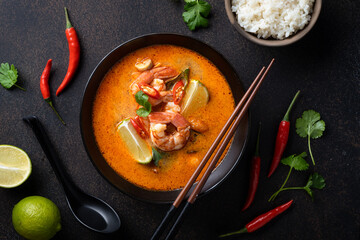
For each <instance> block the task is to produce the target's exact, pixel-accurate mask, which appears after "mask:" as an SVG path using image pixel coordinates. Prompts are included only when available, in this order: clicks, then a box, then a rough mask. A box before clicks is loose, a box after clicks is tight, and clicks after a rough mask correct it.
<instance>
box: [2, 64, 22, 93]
mask: <svg viewBox="0 0 360 240" xmlns="http://www.w3.org/2000/svg"><path fill="white" fill-rule="evenodd" d="M17 78H18V71H17V69H16V68H15V66H14V64H11V67H10V65H9V63H2V64H1V67H0V84H1V85H2V86H3V87H4V88H6V89H9V88H11V87H12V86H15V87H18V88H20V89H21V90H24V91H25V89H24V88H22V87H20V86H19V85H17V84H16V82H17Z"/></svg>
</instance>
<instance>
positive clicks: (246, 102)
mask: <svg viewBox="0 0 360 240" xmlns="http://www.w3.org/2000/svg"><path fill="white" fill-rule="evenodd" d="M274 61H275V59H272V60H271V62H270V64H269V65H268V67H267V68H266V70H265V67H262V69H261V70H260V72H259V74H258V75H257V76H256V78H255V79H254V81H253V83H252V84H251V85H250V87H249V89H248V90H247V91H246V93H245V94H244V96H243V97H242V98H241V100H240V102H239V103H238V105H237V106H236V108H235V110H234V111H233V113H232V114H231V116H230V118H229V119H228V121H227V122H226V123H225V125H224V127H223V128H222V129H221V132H220V133H219V135H218V136H217V138H216V139H215V141H214V142H213V144H212V145H211V147H210V149H209V150H208V152H207V153H206V154H205V156H204V158H203V159H202V161H201V162H200V164H199V166H198V167H197V168H196V170H195V171H194V173H193V175H192V176H191V177H190V179H189V181H188V182H187V184H186V185H185V187H184V188H183V189H182V191H181V192H180V193H179V195H178V196H177V198H176V199H175V201H174V202H173V204H172V205H171V207H170V209H169V210H168V211H167V213H166V215H165V217H164V218H163V220H162V221H161V223H160V225H159V226H158V228H157V229H156V230H155V232H154V234H153V235H152V237H151V240H157V239H160V237H161V235H162V233H163V232H164V230H165V228H166V227H167V225H168V224H169V222H170V220H171V218H172V217H173V216H174V215H175V212H176V211H177V209H178V208H179V206H180V204H181V203H182V201H183V200H184V198H185V196H186V194H187V193H188V192H189V190H190V188H191V187H192V185H193V184H194V182H195V181H196V179H197V177H198V176H199V174H200V173H201V171H202V170H203V168H204V167H205V165H206V163H207V162H208V161H209V159H210V157H211V155H212V154H213V153H214V151H215V149H216V148H217V147H218V145H219V143H220V142H221V140H222V139H223V138H224V139H223V141H222V143H221V144H220V146H219V148H218V151H217V152H216V153H215V155H214V157H213V158H212V160H211V162H210V164H209V166H208V167H207V169H206V171H205V173H204V175H203V176H202V177H201V179H200V181H199V182H198V184H197V185H196V187H195V189H194V190H193V192H192V193H191V195H190V196H189V198H188V200H187V202H186V204H185V206H184V207H183V209H182V211H181V213H180V214H179V215H178V217H177V219H176V220H175V222H174V224H173V225H172V227H171V229H170V231H169V233H168V234H167V236H166V238H165V239H166V240H169V239H172V238H173V237H174V236H175V234H176V230H177V228H178V226H179V225H180V223H181V222H182V220H183V219H184V216H185V213H186V211H187V209H189V207H190V206H191V205H192V204H193V203H194V202H195V200H196V198H197V196H198V194H199V193H200V191H201V189H202V188H203V186H204V185H205V183H206V181H207V179H208V178H209V176H210V174H211V172H212V171H213V169H214V168H215V166H216V163H217V162H218V161H219V159H220V157H221V155H222V153H223V152H224V150H225V148H226V146H227V144H228V143H229V141H230V140H231V138H232V136H233V135H234V133H235V131H236V128H237V127H238V125H239V123H240V121H241V119H242V118H243V116H244V115H245V113H246V111H247V110H248V108H249V106H250V103H251V101H252V100H253V98H254V96H255V94H256V93H257V91H258V89H259V87H260V85H261V83H262V82H263V80H264V79H265V76H266V75H267V73H268V71H269V69H270V68H271V66H272V64H273V63H274ZM226 133H227V134H226ZM225 134H226V135H225ZM224 136H225V137H224Z"/></svg>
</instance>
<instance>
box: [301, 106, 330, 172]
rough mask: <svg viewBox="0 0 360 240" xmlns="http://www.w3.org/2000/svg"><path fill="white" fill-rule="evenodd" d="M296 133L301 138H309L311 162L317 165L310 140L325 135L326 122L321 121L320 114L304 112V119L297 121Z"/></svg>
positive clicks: (309, 111) (311, 111)
mask: <svg viewBox="0 0 360 240" xmlns="http://www.w3.org/2000/svg"><path fill="white" fill-rule="evenodd" d="M295 125H296V132H297V134H299V136H300V137H308V148H309V153H310V157H311V160H312V162H313V164H314V165H315V160H314V157H313V155H312V152H311V147H310V138H312V139H315V138H319V137H321V136H322V135H323V132H324V131H325V122H324V121H323V120H320V113H318V112H315V111H314V110H308V111H305V112H303V114H302V117H301V118H298V119H297V120H296V124H295Z"/></svg>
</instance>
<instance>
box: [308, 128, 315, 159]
mask: <svg viewBox="0 0 360 240" xmlns="http://www.w3.org/2000/svg"><path fill="white" fill-rule="evenodd" d="M310 135H311V134H308V147H309V153H310V157H311V160H312V162H313V164H314V166H315V160H314V157H313V155H312V152H311V147H310Z"/></svg>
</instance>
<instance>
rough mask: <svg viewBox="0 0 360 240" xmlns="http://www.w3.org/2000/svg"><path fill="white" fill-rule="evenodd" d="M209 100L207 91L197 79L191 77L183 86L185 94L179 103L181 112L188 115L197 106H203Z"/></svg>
mask: <svg viewBox="0 0 360 240" xmlns="http://www.w3.org/2000/svg"><path fill="white" fill-rule="evenodd" d="M208 102H209V91H208V90H207V88H206V87H205V85H204V84H202V83H201V82H200V81H198V80H194V79H191V80H190V82H189V84H188V86H187V87H186V88H185V96H184V98H183V99H182V103H181V109H182V110H181V111H182V112H181V113H182V114H183V115H188V114H191V113H193V112H195V111H196V110H198V109H199V108H202V107H204V106H205V105H206V104H207V103H208Z"/></svg>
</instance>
